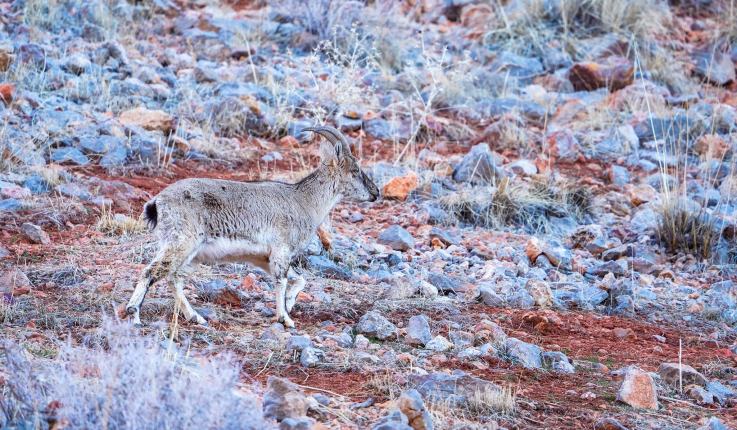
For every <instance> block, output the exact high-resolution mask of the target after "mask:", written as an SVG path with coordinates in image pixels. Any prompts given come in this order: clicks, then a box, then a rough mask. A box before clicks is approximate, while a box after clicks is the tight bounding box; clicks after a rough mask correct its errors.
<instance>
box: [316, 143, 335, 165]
mask: <svg viewBox="0 0 737 430" xmlns="http://www.w3.org/2000/svg"><path fill="white" fill-rule="evenodd" d="M318 154H319V155H320V158H322V161H323V162H328V161H330V160H332V159H335V147H333V145H331V144H329V143H328V142H326V141H323V142H322V143H321V144H320V150H319V151H318Z"/></svg>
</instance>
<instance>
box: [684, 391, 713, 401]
mask: <svg viewBox="0 0 737 430" xmlns="http://www.w3.org/2000/svg"><path fill="white" fill-rule="evenodd" d="M686 394H688V395H689V396H691V398H692V399H694V400H695V401H696V404H698V405H711V404H713V403H714V394H712V393H710V392H708V391H706V390H705V389H703V388H701V387H691V388H689V389H688V390H686Z"/></svg>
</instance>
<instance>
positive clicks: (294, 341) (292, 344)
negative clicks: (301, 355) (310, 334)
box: [286, 336, 315, 351]
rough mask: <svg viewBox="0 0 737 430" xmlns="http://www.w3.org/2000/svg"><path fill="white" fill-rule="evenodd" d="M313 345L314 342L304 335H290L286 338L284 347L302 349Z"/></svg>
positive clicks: (291, 349)
mask: <svg viewBox="0 0 737 430" xmlns="http://www.w3.org/2000/svg"><path fill="white" fill-rule="evenodd" d="M313 346H315V342H313V341H311V340H309V339H308V338H306V337H304V336H292V337H290V338H289V340H287V345H286V349H287V351H302V350H303V349H305V348H311V347H313Z"/></svg>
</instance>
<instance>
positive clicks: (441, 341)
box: [425, 335, 453, 352]
mask: <svg viewBox="0 0 737 430" xmlns="http://www.w3.org/2000/svg"><path fill="white" fill-rule="evenodd" d="M451 348H453V344H452V343H451V342H450V341H449V340H448V339H446V338H444V337H443V336H441V335H437V336H435V337H434V338H432V339H431V340H430V341H429V342H427V344H425V349H429V350H431V351H437V352H444V351H448V350H449V349H451Z"/></svg>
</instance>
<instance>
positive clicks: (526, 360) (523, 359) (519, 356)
mask: <svg viewBox="0 0 737 430" xmlns="http://www.w3.org/2000/svg"><path fill="white" fill-rule="evenodd" d="M507 352H508V353H509V355H510V356H512V357H513V358H515V359H516V360H518V361H519V362H520V363H522V365H523V366H525V367H526V368H528V369H538V368H541V367H542V366H543V363H542V359H541V358H540V347H539V346H537V345H533V344H531V343H527V342H523V341H521V340H519V339H517V338H514V337H510V338H507Z"/></svg>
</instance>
